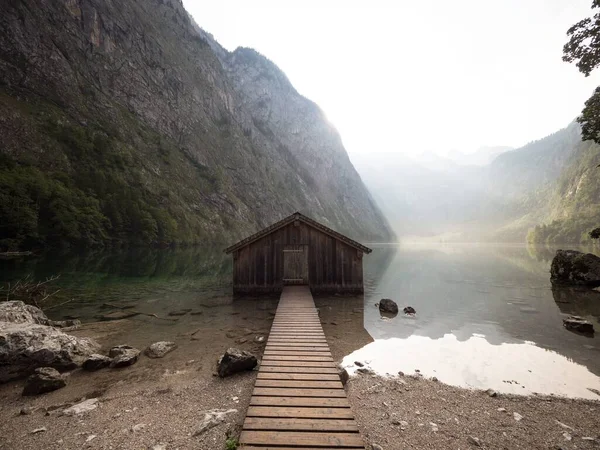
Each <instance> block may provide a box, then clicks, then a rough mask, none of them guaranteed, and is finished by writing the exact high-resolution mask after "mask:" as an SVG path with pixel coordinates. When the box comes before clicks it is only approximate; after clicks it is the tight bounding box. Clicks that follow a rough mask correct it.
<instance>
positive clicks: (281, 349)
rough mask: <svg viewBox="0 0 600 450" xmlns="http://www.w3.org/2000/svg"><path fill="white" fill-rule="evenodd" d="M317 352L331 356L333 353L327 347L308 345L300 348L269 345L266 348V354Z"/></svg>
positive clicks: (298, 346) (296, 346)
mask: <svg viewBox="0 0 600 450" xmlns="http://www.w3.org/2000/svg"><path fill="white" fill-rule="evenodd" d="M267 351H269V352H317V353H322V352H326V353H329V354H331V352H330V351H329V350H328V348H327V347H313V346H310V345H306V346H303V345H302V346H300V345H295V346H289V347H286V346H283V345H282V346H278V345H267V346H266V347H265V352H267Z"/></svg>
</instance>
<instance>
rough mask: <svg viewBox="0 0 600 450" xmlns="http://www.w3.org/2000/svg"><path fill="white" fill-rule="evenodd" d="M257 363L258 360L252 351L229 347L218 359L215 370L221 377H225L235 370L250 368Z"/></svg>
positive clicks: (240, 370)
mask: <svg viewBox="0 0 600 450" xmlns="http://www.w3.org/2000/svg"><path fill="white" fill-rule="evenodd" d="M257 364H258V360H257V359H256V356H254V355H253V354H252V353H250V352H247V351H245V350H240V349H237V348H229V349H227V351H226V352H225V354H224V355H223V356H221V359H219V363H218V367H217V372H218V374H219V376H220V377H221V378H225V377H227V376H229V375H232V374H234V373H237V372H242V371H245V370H252V369H254V368H255V367H256V365H257Z"/></svg>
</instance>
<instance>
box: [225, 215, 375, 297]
mask: <svg viewBox="0 0 600 450" xmlns="http://www.w3.org/2000/svg"><path fill="white" fill-rule="evenodd" d="M225 252H226V253H228V254H229V253H232V254H233V291H234V293H236V294H240V293H247V294H253V293H260V292H273V293H276V292H281V290H282V289H283V286H284V285H294V284H296V285H299V284H300V285H301V284H303V285H308V286H309V287H310V289H311V291H312V292H313V293H314V294H317V293H332V294H333V293H340V294H361V293H363V265H362V258H363V255H364V254H365V253H371V249H369V248H367V247H365V246H364V245H362V244H360V243H358V242H356V241H354V240H352V239H350V238H348V237H346V236H344V235H342V234H340V233H338V232H336V231H334V230H332V229H331V228H328V227H326V226H324V225H322V224H320V223H318V222H316V221H314V220H312V219H310V218H308V217H306V216H304V215H302V214H300V213H298V212H297V213H294V214H292V215H291V216H289V217H286V218H285V219H283V220H281V221H279V222H277V223H274V224H273V225H271V226H269V227H267V228H265V229H263V230H261V231H259V232H258V233H255V234H253V235H252V236H249V237H247V238H245V239H243V240H241V241H240V242H238V243H237V244H235V245H232V246H231V247H229V248H227V249H226V250H225Z"/></svg>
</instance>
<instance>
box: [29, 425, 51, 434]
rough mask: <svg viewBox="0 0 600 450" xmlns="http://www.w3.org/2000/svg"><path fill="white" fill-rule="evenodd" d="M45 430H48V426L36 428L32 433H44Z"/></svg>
mask: <svg viewBox="0 0 600 450" xmlns="http://www.w3.org/2000/svg"><path fill="white" fill-rule="evenodd" d="M44 431H48V429H47V428H46V427H40V428H36V429H35V430H32V431H31V434H38V433H43V432H44Z"/></svg>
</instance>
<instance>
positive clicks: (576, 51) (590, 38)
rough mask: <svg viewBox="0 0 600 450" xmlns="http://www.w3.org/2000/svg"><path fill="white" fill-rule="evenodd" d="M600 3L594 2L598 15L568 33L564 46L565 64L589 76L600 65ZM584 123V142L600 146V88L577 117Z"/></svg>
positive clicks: (593, 6)
mask: <svg viewBox="0 0 600 450" xmlns="http://www.w3.org/2000/svg"><path fill="white" fill-rule="evenodd" d="M599 8H600V0H593V1H592V11H593V12H595V14H594V15H593V16H592V17H587V18H585V19H583V20H580V21H579V22H577V23H576V24H575V25H573V26H572V27H571V28H569V29H568V30H567V36H568V37H569V41H568V42H567V43H566V44H565V46H564V47H563V61H566V62H569V63H575V65H576V66H577V68H578V69H579V71H580V72H581V73H583V74H584V75H585V76H586V77H587V76H589V75H590V73H592V71H593V70H594V69H596V68H597V67H598V66H600V11H599V10H598V9H599ZM577 122H579V124H581V134H582V139H583V140H584V141H587V140H592V141H594V142H596V143H598V144H600V87H597V88H596V89H595V90H594V94H593V95H592V96H591V97H590V98H589V99H588V100H587V101H586V102H585V106H584V108H583V111H582V112H581V116H579V117H578V118H577Z"/></svg>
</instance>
